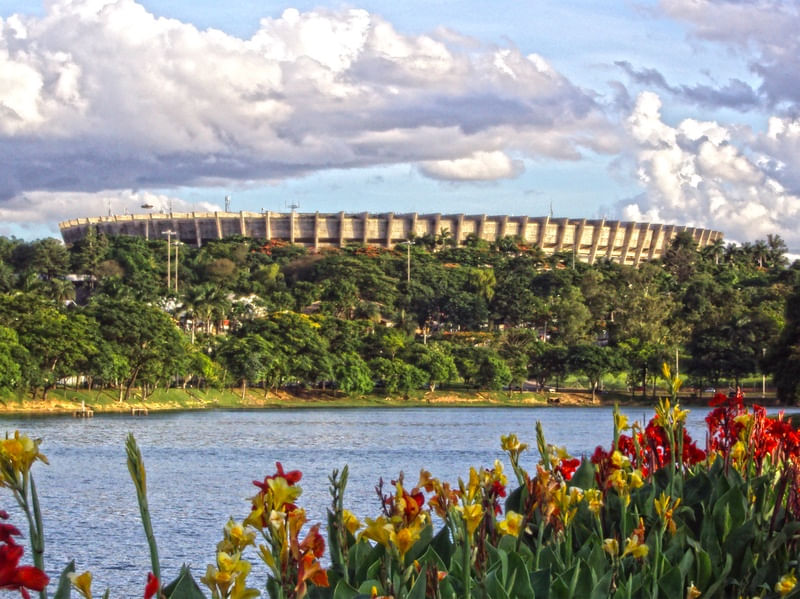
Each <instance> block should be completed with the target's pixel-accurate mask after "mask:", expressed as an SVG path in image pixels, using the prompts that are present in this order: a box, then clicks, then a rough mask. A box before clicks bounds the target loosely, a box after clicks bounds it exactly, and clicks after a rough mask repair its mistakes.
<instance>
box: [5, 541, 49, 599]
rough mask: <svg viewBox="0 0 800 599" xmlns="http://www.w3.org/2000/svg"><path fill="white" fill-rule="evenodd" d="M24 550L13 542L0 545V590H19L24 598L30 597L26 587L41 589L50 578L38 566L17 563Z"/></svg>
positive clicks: (34, 589)
mask: <svg viewBox="0 0 800 599" xmlns="http://www.w3.org/2000/svg"><path fill="white" fill-rule="evenodd" d="M24 551H25V549H24V548H23V547H22V546H21V545H15V544H14V543H8V544H4V545H0V590H5V591H19V592H20V594H21V595H22V596H23V597H24V598H25V599H30V595H29V593H28V589H30V590H31V591H42V590H44V588H45V587H46V586H47V583H48V582H50V579H49V578H48V577H47V574H45V573H44V572H42V571H41V570H40V569H39V568H36V567H34V566H19V565H18V564H19V560H20V558H21V557H22V554H23V552H24Z"/></svg>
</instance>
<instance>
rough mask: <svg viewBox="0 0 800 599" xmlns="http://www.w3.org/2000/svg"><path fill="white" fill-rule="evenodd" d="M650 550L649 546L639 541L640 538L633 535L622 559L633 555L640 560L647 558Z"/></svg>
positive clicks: (626, 544) (626, 545)
mask: <svg viewBox="0 0 800 599" xmlns="http://www.w3.org/2000/svg"><path fill="white" fill-rule="evenodd" d="M649 550H650V548H649V547H648V546H647V545H645V544H644V543H641V542H640V541H639V537H638V536H636V535H631V536H629V537H628V539H627V541H626V542H625V550H624V551H623V552H622V557H625V556H626V555H632V556H633V557H635V558H637V559H640V558H643V557H645V556H646V555H647V552H648V551H649Z"/></svg>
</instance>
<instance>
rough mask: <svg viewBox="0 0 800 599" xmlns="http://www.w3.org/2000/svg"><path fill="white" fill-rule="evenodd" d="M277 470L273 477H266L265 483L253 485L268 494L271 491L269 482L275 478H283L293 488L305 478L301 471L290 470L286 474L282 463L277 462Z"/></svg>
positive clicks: (254, 482) (255, 482)
mask: <svg viewBox="0 0 800 599" xmlns="http://www.w3.org/2000/svg"><path fill="white" fill-rule="evenodd" d="M275 469H276V470H277V472H276V473H275V474H273V475H272V476H266V477H264V482H263V483H262V482H259V481H257V480H254V481H253V484H254V485H255V486H257V487H258V488H259V489H261V491H262V493H266V492H267V491H268V490H269V483H268V482H267V481H269V480H271V479H273V478H283V479H284V480H286V483H287V484H288V485H289V486H290V487H293V486H294V485H295V484H296V483H298V482H299V481H300V479H301V478H303V473H302V472H300V471H299V470H290V471H289V472H284V471H283V465H282V464H281V463H280V462H275Z"/></svg>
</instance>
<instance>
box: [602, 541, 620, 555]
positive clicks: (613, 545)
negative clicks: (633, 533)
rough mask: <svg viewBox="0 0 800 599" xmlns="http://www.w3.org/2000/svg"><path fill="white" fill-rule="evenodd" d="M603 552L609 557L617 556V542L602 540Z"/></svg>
mask: <svg viewBox="0 0 800 599" xmlns="http://www.w3.org/2000/svg"><path fill="white" fill-rule="evenodd" d="M603 551H605V552H606V553H607V554H609V555H610V556H611V557H616V556H618V555H619V541H617V540H616V539H603Z"/></svg>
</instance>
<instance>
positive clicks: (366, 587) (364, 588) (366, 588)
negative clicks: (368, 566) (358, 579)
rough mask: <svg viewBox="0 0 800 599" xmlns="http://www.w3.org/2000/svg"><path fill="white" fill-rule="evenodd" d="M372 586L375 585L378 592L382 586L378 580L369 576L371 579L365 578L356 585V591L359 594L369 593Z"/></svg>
mask: <svg viewBox="0 0 800 599" xmlns="http://www.w3.org/2000/svg"><path fill="white" fill-rule="evenodd" d="M372 587H375V588H376V589H378V592H380V591H382V590H383V587H382V586H381V583H380V581H379V580H376V579H374V578H371V579H367V580H365V581H364V582H362V583H361V584H360V585H358V592H359V593H361V594H367V595H369V594H370V593H371V592H372ZM381 594H383V593H381Z"/></svg>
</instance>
